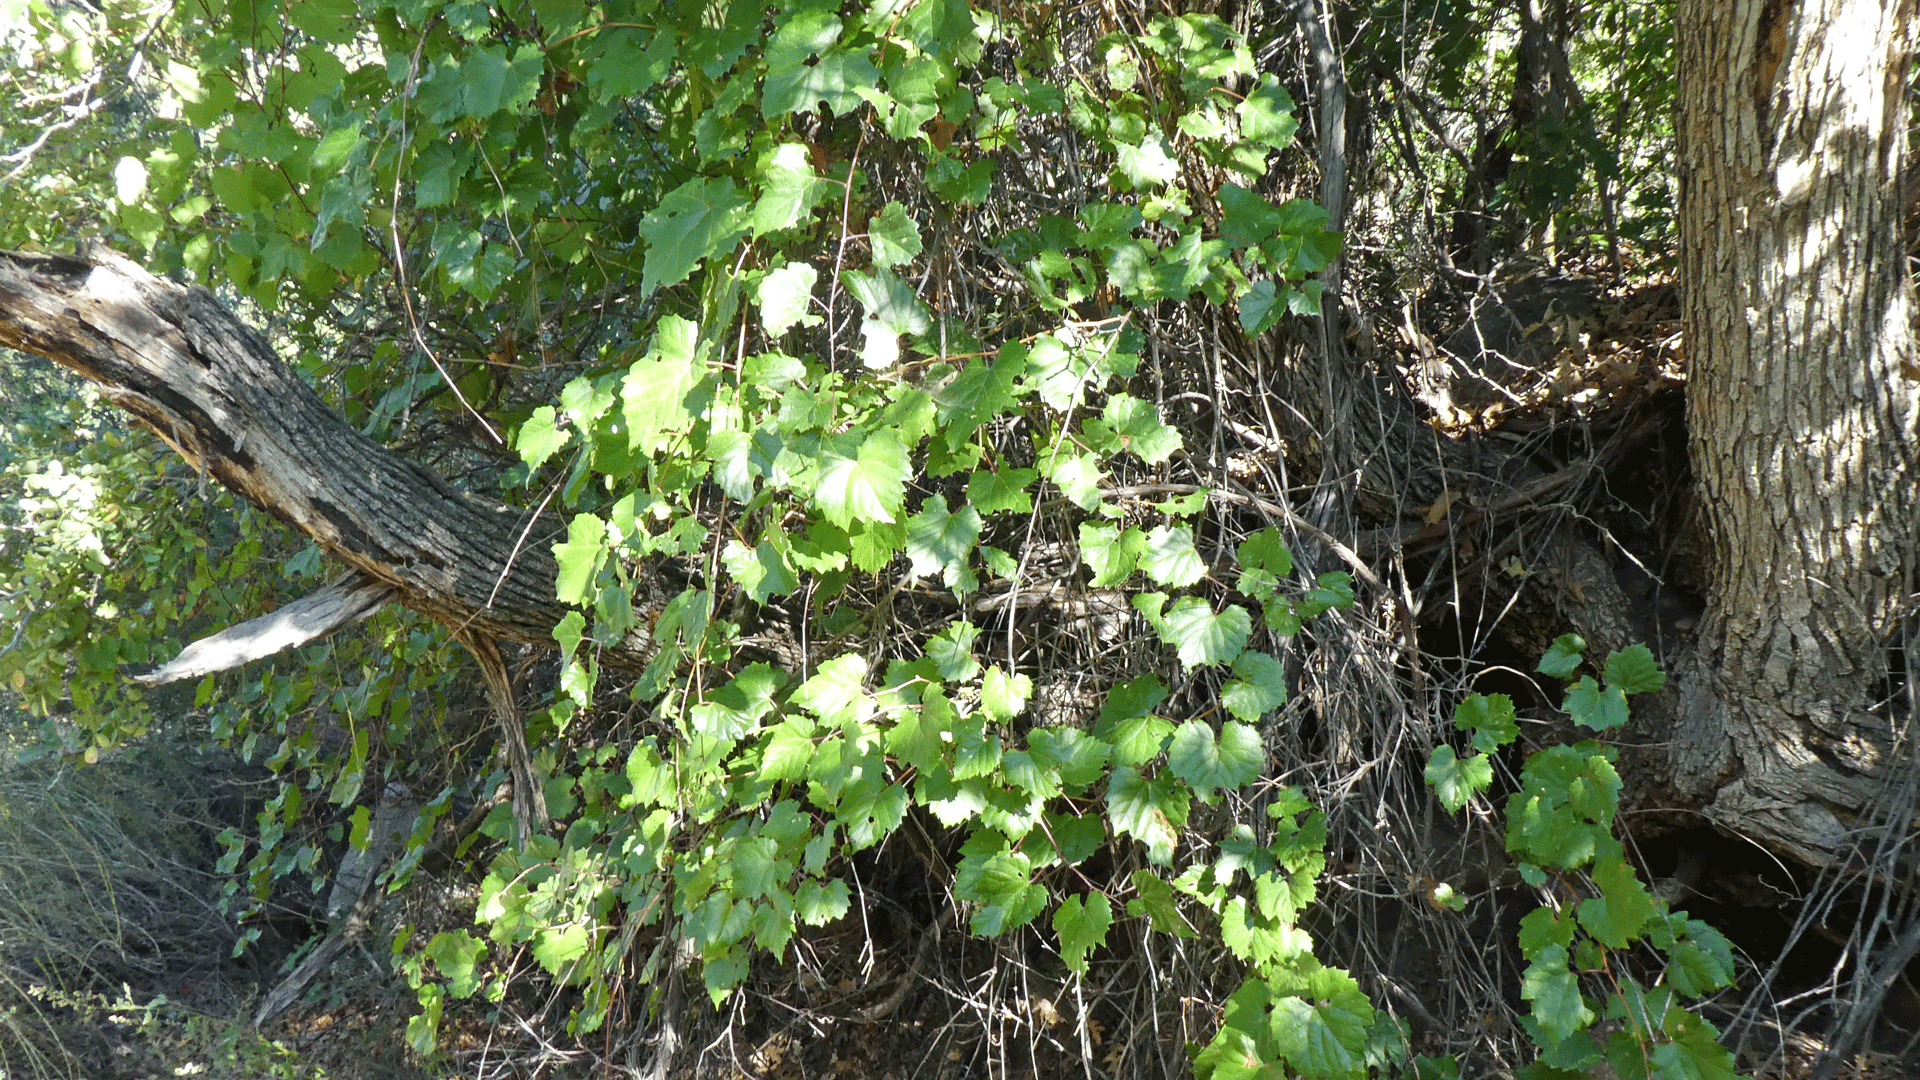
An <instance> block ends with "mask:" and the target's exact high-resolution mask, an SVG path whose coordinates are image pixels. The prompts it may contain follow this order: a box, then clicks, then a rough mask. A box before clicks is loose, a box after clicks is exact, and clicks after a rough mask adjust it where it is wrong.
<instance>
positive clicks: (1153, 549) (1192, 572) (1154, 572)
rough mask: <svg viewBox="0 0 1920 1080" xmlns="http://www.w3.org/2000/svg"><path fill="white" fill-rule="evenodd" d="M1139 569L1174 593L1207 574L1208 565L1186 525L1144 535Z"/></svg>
mask: <svg viewBox="0 0 1920 1080" xmlns="http://www.w3.org/2000/svg"><path fill="white" fill-rule="evenodd" d="M1140 569H1142V570H1145V571H1146V572H1147V576H1148V577H1150V578H1152V579H1153V581H1154V584H1156V585H1164V586H1167V587H1169V588H1174V589H1184V588H1186V587H1187V586H1189V585H1191V584H1193V583H1194V582H1196V581H1199V580H1200V579H1201V578H1203V577H1205V576H1206V574H1207V564H1206V563H1204V562H1202V561H1200V553H1199V552H1198V551H1195V550H1194V547H1193V530H1192V529H1190V528H1188V527H1187V526H1185V525H1179V526H1173V527H1169V526H1166V525H1156V526H1155V527H1154V529H1153V531H1152V532H1149V533H1148V534H1147V537H1146V544H1145V547H1144V549H1143V550H1142V552H1141V555H1140ZM1242 614H1244V612H1243V613H1242Z"/></svg>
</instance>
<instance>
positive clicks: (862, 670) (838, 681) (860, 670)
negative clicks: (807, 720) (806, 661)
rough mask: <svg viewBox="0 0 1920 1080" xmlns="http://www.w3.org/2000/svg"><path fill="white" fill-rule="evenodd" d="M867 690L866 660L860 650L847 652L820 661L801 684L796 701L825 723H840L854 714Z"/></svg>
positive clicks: (795, 694)
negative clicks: (823, 661)
mask: <svg viewBox="0 0 1920 1080" xmlns="http://www.w3.org/2000/svg"><path fill="white" fill-rule="evenodd" d="M866 692H867V662H866V660H865V659H864V658H862V657H861V656H860V655H859V654H857V653H845V654H842V655H840V656H836V657H834V658H833V659H831V660H829V661H827V662H826V663H824V664H821V665H820V670H819V671H817V672H815V673H814V674H813V677H812V678H810V679H808V680H807V681H806V682H804V683H802V684H800V689H799V690H796V691H795V692H794V695H793V703H794V704H795V705H798V706H800V707H801V708H803V709H806V710H808V711H809V712H811V713H813V715H815V716H817V717H819V718H820V719H821V721H822V722H823V723H828V724H838V723H840V722H842V721H843V720H846V719H847V718H849V717H851V716H853V715H854V710H855V708H856V706H859V705H861V704H862V703H863V702H864V700H865V697H866Z"/></svg>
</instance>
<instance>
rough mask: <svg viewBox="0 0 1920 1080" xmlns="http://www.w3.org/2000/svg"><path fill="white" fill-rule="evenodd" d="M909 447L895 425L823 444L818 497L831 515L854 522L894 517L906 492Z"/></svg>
mask: <svg viewBox="0 0 1920 1080" xmlns="http://www.w3.org/2000/svg"><path fill="white" fill-rule="evenodd" d="M907 473H908V465H907V448H906V447H905V446H904V445H902V444H901V442H900V439H899V437H898V436H897V435H895V434H894V433H893V432H892V431H891V430H890V429H882V430H880V431H876V432H872V433H870V434H868V435H867V436H866V437H865V438H863V439H858V440H856V443H855V445H849V444H848V443H847V442H846V441H844V440H836V442H835V443H834V444H833V446H832V447H831V448H828V447H822V449H821V463H820V475H819V481H818V486H817V487H815V489H814V493H813V500H814V503H815V505H817V506H819V507H820V510H821V512H823V513H824V514H826V516H827V520H828V521H831V522H833V523H834V524H835V525H838V526H840V527H841V528H842V529H846V528H850V527H851V526H852V525H853V523H854V522H855V521H864V522H879V523H883V524H888V523H892V522H893V521H894V520H895V518H894V515H895V514H898V513H900V512H901V510H902V509H903V507H902V504H903V502H904V500H905V498H906V483H907Z"/></svg>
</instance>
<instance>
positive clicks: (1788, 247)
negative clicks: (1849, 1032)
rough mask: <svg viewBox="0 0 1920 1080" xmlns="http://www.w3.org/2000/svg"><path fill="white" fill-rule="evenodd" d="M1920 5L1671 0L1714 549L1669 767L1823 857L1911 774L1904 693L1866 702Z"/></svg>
mask: <svg viewBox="0 0 1920 1080" xmlns="http://www.w3.org/2000/svg"><path fill="white" fill-rule="evenodd" d="M1912 8H1913V4H1912V2H1911V0H1895V2H1889V0H1804V2H1795V0H1681V4H1680V10H1679V16H1678V30H1679V38H1678V46H1679V62H1680V87H1679V90H1680V115H1679V124H1680V127H1679V136H1680V149H1681V155H1680V156H1681V169H1680V179H1681V188H1680V215H1681V236H1682V245H1683V246H1682V283H1683V285H1684V287H1685V293H1686V301H1685V302H1686V310H1685V331H1686V339H1687V349H1688V356H1689V362H1690V365H1691V374H1690V376H1689V382H1688V387H1687V406H1688V416H1689V424H1690V431H1691V439H1692V459H1693V467H1694V473H1695V477H1696V482H1697V485H1698V487H1697V497H1698V499H1699V504H1700V509H1701V511H1702V512H1703V514H1704V517H1705V522H1706V524H1707V527H1708V530H1709V540H1710V545H1711V556H1710V566H1709V569H1708V573H1709V587H1710V595H1709V602H1708V611H1707V615H1706V618H1705V620H1704V623H1703V626H1702V633H1701V637H1700V641H1699V646H1698V648H1697V650H1696V654H1695V655H1696V658H1697V664H1696V665H1695V668H1694V670H1693V671H1692V672H1691V673H1690V674H1691V677H1690V678H1688V679H1686V680H1685V690H1684V691H1683V692H1684V694H1685V696H1684V698H1683V699H1682V701H1681V702H1680V708H1679V712H1680V717H1679V729H1678V730H1677V731H1676V732H1675V735H1674V739H1673V742H1672V744H1671V754H1670V761H1671V764H1672V766H1673V772H1674V775H1673V779H1674V781H1675V782H1676V785H1677V786H1678V787H1679V788H1680V789H1681V790H1682V791H1684V792H1688V793H1690V794H1692V795H1693V796H1694V797H1696V798H1699V799H1701V800H1703V801H1705V802H1706V807H1707V810H1708V813H1709V814H1710V815H1711V816H1712V817H1713V818H1714V820H1716V821H1718V822H1719V823H1721V824H1722V825H1723V826H1725V827H1727V828H1729V829H1732V830H1734V831H1735V832H1738V833H1741V834H1743V835H1746V836H1749V837H1753V838H1755V839H1758V840H1760V841H1762V842H1764V843H1766V844H1767V845H1768V846H1770V847H1773V848H1775V849H1776V850H1780V851H1783V852H1786V853H1790V854H1793V855H1795V856H1798V857H1799V858H1801V859H1803V860H1806V861H1808V862H1811V863H1814V864H1830V863H1832V861H1833V860H1834V859H1835V858H1836V857H1838V856H1842V855H1843V854H1844V853H1845V852H1847V851H1848V850H1850V849H1851V848H1852V847H1853V846H1854V845H1855V844H1856V843H1858V842H1859V841H1860V840H1861V839H1863V837H1864V835H1865V834H1866V830H1867V829H1868V827H1870V826H1871V825H1874V824H1879V823H1877V822H1869V821H1867V820H1863V819H1862V820H1856V818H1855V816H1856V815H1862V811H1864V810H1866V809H1867V808H1869V807H1871V806H1872V805H1873V801H1874V798H1875V795H1876V793H1877V792H1878V791H1880V790H1881V789H1882V787H1883V785H1884V784H1885V783H1886V782H1887V781H1888V780H1889V779H1890V778H1891V776H1892V775H1893V774H1894V773H1896V772H1898V771H1900V770H1902V769H1904V768H1910V767H1911V756H1910V753H1909V752H1908V751H1909V747H1910V741H1907V740H1906V736H1905V735H1904V733H1903V732H1901V731H1897V730H1895V728H1896V726H1897V724H1901V723H1904V722H1905V716H1904V714H1905V709H1904V708H1888V707H1886V706H1885V705H1884V703H1883V705H1882V707H1881V708H1880V709H1878V710H1877V711H1870V710H1871V707H1872V706H1873V705H1874V703H1875V702H1876V700H1877V699H1879V698H1881V697H1883V696H1884V694H1885V692H1886V691H1885V684H1884V682H1883V680H1884V679H1885V677H1886V676H1887V674H1888V670H1889V659H1890V656H1889V654H1890V651H1891V650H1894V649H1897V648H1899V647H1900V646H1901V645H1902V644H1903V643H1902V640H1901V626H1902V623H1903V620H1904V619H1905V617H1906V616H1907V615H1908V614H1909V609H1908V600H1907V598H1908V595H1909V592H1910V590H1911V588H1912V584H1911V583H1912V579H1913V569H1914V563H1915V559H1914V549H1915V541H1916V536H1915V532H1916V527H1915V513H1916V498H1915V491H1914V484H1915V474H1914V472H1913V468H1912V466H1913V463H1914V450H1913V448H1914V439H1915V418H1916V415H1917V414H1920V381H1916V376H1917V375H1920V370H1917V369H1916V367H1915V359H1916V357H1915V350H1914V336H1913V330H1912V323H1911V310H1910V302H1911V297H1910V283H1909V281H1908V280H1907V272H1906V267H1905V263H1904V258H1903V253H1902V251H1901V247H1900V229H1899V227H1900V205H1899V199H1898V196H1899V191H1900V183H1899V177H1900V168H1899V166H1900V158H1901V156H1902V152H1903V149H1904V143H1905V139H1906V135H1907V110H1906V106H1905V99H1904V90H1905V86H1906V73H1907V62H1908V54H1909V50H1910V47H1911V41H1910V38H1909V35H1910V34H1911V33H1912V28H1911V26H1910V25H1909V20H1911V18H1912V17H1913V11H1912ZM1890 715H1892V716H1897V717H1898V720H1895V719H1890V718H1889V717H1890ZM1903 758H1904V759H1906V760H1904V761H1903ZM1862 816H1863V817H1864V815H1862ZM1899 827H1900V828H1905V827H1907V826H1906V825H1905V824H1904V823H1903V824H1901V825H1900V826H1899Z"/></svg>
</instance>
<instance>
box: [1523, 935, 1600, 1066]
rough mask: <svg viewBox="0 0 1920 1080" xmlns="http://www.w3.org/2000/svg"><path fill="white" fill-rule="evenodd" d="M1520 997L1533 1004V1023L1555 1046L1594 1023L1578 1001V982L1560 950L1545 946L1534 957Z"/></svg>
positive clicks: (1589, 1013)
mask: <svg viewBox="0 0 1920 1080" xmlns="http://www.w3.org/2000/svg"><path fill="white" fill-rule="evenodd" d="M1520 996H1521V997H1522V998H1523V999H1525V1000H1527V1001H1531V1002H1533V1020H1534V1022H1535V1023H1537V1024H1538V1025H1539V1026H1540V1029H1541V1030H1542V1031H1543V1032H1545V1033H1546V1034H1547V1035H1548V1036H1550V1037H1551V1038H1552V1040H1553V1043H1554V1045H1556V1046H1557V1045H1559V1043H1560V1042H1561V1041H1562V1040H1564V1039H1566V1038H1567V1037H1568V1036H1570V1035H1572V1034H1573V1033H1574V1032H1576V1031H1583V1030H1585V1029H1586V1027H1587V1025H1589V1024H1591V1023H1593V1021H1594V1014H1593V1010H1592V1009H1589V1008H1587V1003H1586V1001H1585V1000H1583V999H1582V998H1581V997H1580V981H1579V979H1578V978H1577V977H1576V976H1575V975H1574V974H1573V973H1572V972H1571V971H1569V970H1567V950H1566V949H1565V948H1564V947H1563V946H1559V945H1548V946H1546V947H1544V948H1542V949H1541V950H1540V951H1539V953H1538V954H1536V955H1535V956H1534V958H1533V962H1532V963H1530V964H1528V965H1527V971H1526V974H1525V975H1524V976H1522V978H1521V981H1520ZM1544 1049H1552V1047H1551V1046H1549V1047H1544Z"/></svg>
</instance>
